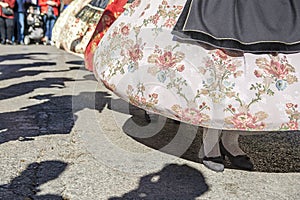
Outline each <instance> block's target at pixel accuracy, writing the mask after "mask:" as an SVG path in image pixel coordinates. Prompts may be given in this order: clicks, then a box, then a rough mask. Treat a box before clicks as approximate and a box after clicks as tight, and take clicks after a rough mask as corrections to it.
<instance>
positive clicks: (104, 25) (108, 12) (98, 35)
mask: <svg viewBox="0 0 300 200" xmlns="http://www.w3.org/2000/svg"><path fill="white" fill-rule="evenodd" d="M127 2H128V1H127V0H115V1H112V2H111V3H110V4H109V5H108V6H107V7H106V8H105V10H104V12H103V14H102V16H101V18H100V20H99V22H98V24H97V26H96V29H95V32H94V34H93V36H92V37H91V40H90V42H89V43H88V45H87V47H86V50H85V52H84V61H85V68H86V69H87V70H89V71H94V69H93V58H94V53H95V49H96V47H97V46H98V44H99V42H100V40H101V39H102V37H103V36H104V34H105V33H106V31H107V30H108V29H109V27H110V26H111V25H112V24H113V23H114V21H115V20H116V19H117V18H118V17H119V15H120V14H121V13H123V12H124V10H125V8H124V6H125V7H126V5H127V6H129V5H130V4H129V3H128V4H126V3H127Z"/></svg>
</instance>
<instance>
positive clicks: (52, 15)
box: [38, 0, 60, 45]
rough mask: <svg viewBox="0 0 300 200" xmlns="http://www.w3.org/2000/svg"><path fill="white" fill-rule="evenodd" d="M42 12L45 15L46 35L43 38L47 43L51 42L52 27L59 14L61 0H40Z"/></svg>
mask: <svg viewBox="0 0 300 200" xmlns="http://www.w3.org/2000/svg"><path fill="white" fill-rule="evenodd" d="M38 5H39V6H40V9H41V13H42V14H43V15H44V16H43V19H44V23H45V37H44V38H43V39H42V41H43V42H44V44H45V45H49V44H51V37H52V29H53V26H54V23H55V21H56V19H57V17H58V15H59V8H60V0H39V1H38Z"/></svg>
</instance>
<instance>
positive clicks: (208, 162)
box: [202, 156, 224, 172]
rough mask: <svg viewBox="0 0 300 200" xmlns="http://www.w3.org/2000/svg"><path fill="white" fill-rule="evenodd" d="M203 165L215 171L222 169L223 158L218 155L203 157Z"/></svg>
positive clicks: (221, 170)
mask: <svg viewBox="0 0 300 200" xmlns="http://www.w3.org/2000/svg"><path fill="white" fill-rule="evenodd" d="M202 162H203V164H204V166H205V167H207V168H208V169H211V170H213V171H215V172H223V171H224V160H223V158H222V157H221V156H219V157H206V156H205V157H204V158H203V160H202Z"/></svg>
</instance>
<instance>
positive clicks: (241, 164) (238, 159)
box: [220, 141, 254, 171]
mask: <svg viewBox="0 0 300 200" xmlns="http://www.w3.org/2000/svg"><path fill="white" fill-rule="evenodd" d="M220 151H221V155H222V156H223V158H225V156H227V157H228V159H229V160H230V162H231V164H232V165H233V166H234V167H236V168H238V169H242V170H247V171H252V170H253V167H254V166H253V163H252V162H251V160H250V158H249V157H248V156H247V155H237V156H233V155H232V154H231V153H230V152H228V151H227V150H226V149H225V147H224V145H223V143H222V142H221V141H220Z"/></svg>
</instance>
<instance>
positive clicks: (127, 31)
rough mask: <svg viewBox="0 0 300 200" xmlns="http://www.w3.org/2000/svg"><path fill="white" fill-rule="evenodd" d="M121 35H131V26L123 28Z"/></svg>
mask: <svg viewBox="0 0 300 200" xmlns="http://www.w3.org/2000/svg"><path fill="white" fill-rule="evenodd" d="M121 33H122V35H125V36H127V35H129V26H127V25H125V26H123V27H121Z"/></svg>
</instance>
